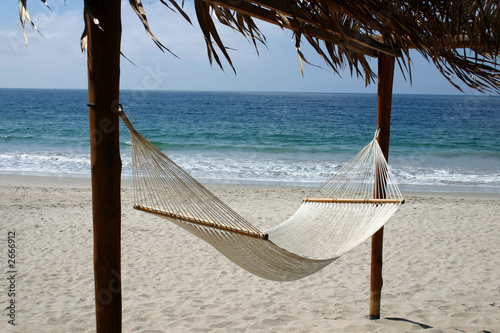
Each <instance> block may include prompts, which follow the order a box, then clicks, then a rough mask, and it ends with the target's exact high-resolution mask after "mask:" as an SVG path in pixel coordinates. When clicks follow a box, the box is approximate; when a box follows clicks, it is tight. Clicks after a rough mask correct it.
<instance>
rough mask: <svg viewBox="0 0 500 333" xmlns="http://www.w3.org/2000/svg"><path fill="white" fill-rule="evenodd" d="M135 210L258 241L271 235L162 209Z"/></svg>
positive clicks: (135, 207)
mask: <svg viewBox="0 0 500 333" xmlns="http://www.w3.org/2000/svg"><path fill="white" fill-rule="evenodd" d="M134 209H137V210H140V211H143V212H146V213H151V214H155V215H159V216H162V217H166V218H172V219H176V220H181V221H184V222H189V223H193V224H198V225H202V226H205V227H209V228H214V229H219V230H224V231H228V232H232V233H235V234H239V235H243V236H247V237H252V238H258V239H263V240H267V239H268V238H269V235H268V234H266V233H263V232H259V231H253V230H248V229H243V228H238V227H233V226H229V225H222V224H219V223H216V222H213V221H210V220H205V219H200V218H197V217H193V216H188V215H182V214H178V213H173V212H169V211H165V210H161V209H156V208H152V207H148V206H143V205H134Z"/></svg>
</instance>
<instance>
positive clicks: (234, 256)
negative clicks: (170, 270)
mask: <svg viewBox="0 0 500 333" xmlns="http://www.w3.org/2000/svg"><path fill="white" fill-rule="evenodd" d="M120 117H121V118H122V120H123V122H124V123H125V125H126V126H127V127H128V129H129V130H130V134H131V139H132V140H131V144H132V164H133V179H134V201H135V204H134V208H135V209H138V210H141V211H145V212H148V213H152V214H155V215H158V216H161V217H164V218H167V219H168V220H170V221H172V222H174V223H176V224H177V225H179V226H181V227H182V228H184V229H186V230H188V231H189V232H191V233H193V234H195V235H196V236H198V237H199V238H201V239H203V240H205V241H207V242H208V243H210V244H211V245H212V246H213V247H215V248H216V249H217V250H218V251H219V252H221V253H222V254H223V255H225V256H226V257H227V258H229V259H230V260H231V261H233V262H234V263H236V264H237V265H239V266H241V267H242V268H244V269H246V270H247V271H249V272H251V273H253V274H255V275H257V276H260V277H262V278H266V279H269V280H275V281H291V280H296V279H300V278H302V277H305V276H308V275H310V274H313V273H314V272H316V271H318V270H320V269H322V268H323V267H325V266H327V265H328V264H330V263H331V262H333V261H334V260H336V259H337V258H339V257H340V256H341V255H343V254H345V253H346V252H348V251H350V250H352V249H353V248H355V247H356V246H358V245H359V244H361V243H362V242H364V241H365V240H366V239H368V238H369V237H370V236H372V235H373V234H374V233H375V232H376V231H377V230H378V229H380V228H381V227H382V226H383V225H384V224H385V223H386V222H387V221H388V220H389V219H390V218H391V216H392V215H394V213H396V211H397V210H398V209H399V207H400V205H401V204H403V203H404V199H403V197H402V195H401V192H400V191H399V189H398V187H397V184H396V182H395V181H394V178H393V176H392V174H391V172H390V170H389V167H388V165H387V162H386V160H385V158H384V156H383V154H382V151H381V150H380V146H379V145H378V142H377V140H376V137H377V135H378V133H377V134H376V135H375V138H374V139H373V141H372V142H370V143H369V144H368V145H367V146H366V147H365V148H364V149H363V150H362V151H361V152H360V153H358V155H356V156H355V157H354V158H353V159H352V160H351V161H350V162H349V163H348V164H346V165H345V166H344V167H343V168H342V169H341V170H340V171H339V172H338V173H336V174H335V175H334V176H333V177H332V178H331V179H330V180H328V181H327V182H326V183H325V184H324V185H323V186H321V187H320V188H319V189H317V190H316V191H315V192H314V193H313V194H311V196H310V197H309V198H308V199H304V200H303V203H302V205H301V206H300V207H299V209H298V210H297V212H296V213H295V214H293V215H292V216H291V217H290V218H289V219H288V220H286V221H285V222H283V223H282V224H280V225H278V226H276V227H274V228H272V229H270V230H267V231H266V232H262V231H260V230H259V229H257V228H256V227H254V226H253V225H252V224H251V223H249V222H248V221H246V220H245V219H244V218H243V217H241V216H240V215H239V214H238V213H236V212H235V211H234V210H233V209H231V208H230V207H229V206H227V205H226V204H225V203H223V202H222V201H221V200H220V199H219V198H217V197H216V196H215V195H214V194H213V193H211V192H210V191H209V190H207V189H206V188H205V187H204V186H202V185H201V184H200V183H198V182H197V181H196V180H195V179H194V178H192V177H191V176H190V175H189V174H188V173H187V172H186V171H184V170H183V169H182V168H180V167H179V166H178V165H177V164H175V163H174V162H173V161H172V160H170V159H169V158H168V157H167V156H166V155H164V154H163V153H162V152H161V151H160V150H158V149H157V148H156V147H155V146H154V145H153V144H152V143H151V142H149V141H148V140H147V139H146V138H144V137H143V136H142V135H141V134H140V133H139V132H137V131H136V130H135V129H134V127H133V126H132V124H131V122H130V120H129V119H128V118H127V116H126V115H125V113H124V112H123V110H120ZM376 184H379V185H376ZM377 186H379V188H377Z"/></svg>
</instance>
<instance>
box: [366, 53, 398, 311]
mask: <svg viewBox="0 0 500 333" xmlns="http://www.w3.org/2000/svg"><path fill="white" fill-rule="evenodd" d="M394 62H395V58H394V57H391V56H388V55H385V54H382V53H380V55H379V58H378V98H377V126H378V127H379V128H380V133H379V136H378V142H379V145H380V148H381V149H382V152H383V153H384V156H385V159H386V160H388V158H389V138H390V133H391V106H392V86H393V79H394ZM376 181H377V182H380V178H379V177H377V180H376ZM375 188H376V189H377V190H376V191H377V192H378V194H377V195H378V196H379V199H383V198H380V196H384V197H385V193H383V191H380V190H379V189H380V188H381V185H380V184H379V183H376V184H375ZM383 241H384V227H382V228H380V230H379V231H377V232H376V233H375V234H374V235H373V236H372V259H371V283H370V315H369V317H370V319H379V318H380V297H381V293H382V285H383V279H382V252H383Z"/></svg>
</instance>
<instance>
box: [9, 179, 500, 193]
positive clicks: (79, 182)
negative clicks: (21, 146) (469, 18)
mask: <svg viewBox="0 0 500 333" xmlns="http://www.w3.org/2000/svg"><path fill="white" fill-rule="evenodd" d="M201 183H202V184H203V185H204V186H206V187H207V188H219V187H228V188H247V189H259V188H268V189H269V188H270V189H272V188H300V189H304V190H305V191H307V190H310V191H312V190H314V189H315V188H316V187H317V186H319V185H320V184H307V185H301V184H297V183H281V182H278V183H276V184H269V183H267V182H262V184H260V183H256V182H245V181H242V182H241V183H236V182H235V183H232V182H225V181H221V182H218V181H203V180H201ZM132 184H133V182H132V179H131V178H130V177H122V188H128V189H131V188H132ZM5 185H14V186H27V185H28V186H47V187H63V188H69V187H75V188H90V187H91V180H90V176H88V177H84V176H81V175H78V176H74V177H73V176H54V175H44V176H40V175H17V174H1V173H0V186H5ZM400 188H401V192H402V193H403V196H405V197H445V198H477V199H492V200H500V189H494V188H478V187H469V188H467V187H466V186H464V187H453V186H449V187H445V186H418V187H416V186H405V185H401V186H400ZM408 188H412V189H413V190H411V189H408ZM461 189H465V190H461ZM481 190H485V191H481Z"/></svg>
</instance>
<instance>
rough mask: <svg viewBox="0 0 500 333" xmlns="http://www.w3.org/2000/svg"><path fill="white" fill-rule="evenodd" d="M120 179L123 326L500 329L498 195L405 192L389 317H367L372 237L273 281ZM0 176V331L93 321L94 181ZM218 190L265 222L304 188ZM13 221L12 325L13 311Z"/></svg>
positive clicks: (391, 269) (391, 228)
mask: <svg viewBox="0 0 500 333" xmlns="http://www.w3.org/2000/svg"><path fill="white" fill-rule="evenodd" d="M124 187H125V188H124V190H123V193H122V199H123V208H122V211H123V220H122V279H123V281H122V284H123V331H124V332H368V331H374V332H406V331H420V330H422V331H423V330H425V332H500V218H499V216H500V195H472V194H468V195H461V194H453V195H444V194H438V193H434V194H419V195H416V194H414V193H413V194H410V195H408V196H407V204H406V205H404V206H403V208H402V209H401V211H400V212H399V213H398V214H397V215H396V216H395V217H394V218H393V219H392V220H391V221H389V223H388V224H387V226H386V228H385V242H384V283H385V284H384V288H383V290H382V308H381V316H382V319H380V320H376V321H370V320H368V319H367V318H366V317H367V314H368V305H369V300H368V299H369V276H370V264H369V263H370V243H369V241H367V242H365V243H363V244H362V245H361V246H359V247H358V248H356V249H355V250H354V251H352V252H351V253H349V254H347V255H346V256H344V257H343V258H341V259H339V260H338V261H336V262H334V263H333V264H332V265H330V266H328V267H327V268H325V269H324V270H323V271H321V272H319V273H317V274H315V275H313V276H310V277H308V278H305V279H303V280H299V281H295V282H291V283H290V282H289V283H277V282H271V281H266V280H262V279H259V278H257V277H254V276H252V275H250V274H249V273H247V272H246V271H244V270H242V269H240V268H238V267H237V266H235V265H234V264H232V263H231V262H229V261H227V260H226V259H225V258H224V257H222V256H221V255H218V253H217V252H216V251H215V250H213V249H212V248H211V247H210V246H209V245H207V244H205V243H203V242H202V241H200V240H198V239H196V238H195V237H194V236H192V235H190V234H188V233H186V232H185V231H184V230H181V229H179V228H178V227H176V226H174V225H172V224H170V223H168V222H167V221H166V220H162V219H158V218H156V217H154V216H148V215H146V214H144V213H140V212H137V211H134V210H133V209H132V208H131V204H132V196H133V195H132V191H131V189H130V187H129V185H127V184H125V185H124ZM0 188H1V189H0V193H1V196H0V214H1V217H2V220H1V224H0V225H1V227H0V253H3V254H2V256H1V257H2V258H3V259H2V260H0V267H1V269H0V303H1V304H0V306H1V307H2V310H3V311H2V316H1V317H0V331H1V332H51V333H52V332H94V331H95V315H94V287H93V261H92V253H93V248H92V242H93V239H92V220H91V199H90V189H89V180H88V179H87V180H81V179H80V180H78V179H53V178H33V177H31V178H29V177H12V176H5V175H2V176H0ZM210 188H211V189H213V190H214V191H215V192H216V194H218V195H219V196H220V197H221V198H222V199H223V200H225V201H226V202H228V203H229V205H230V206H232V207H233V208H235V209H236V210H237V211H238V212H240V213H241V214H242V215H243V216H245V217H247V218H248V219H249V220H250V221H252V222H254V223H255V224H256V225H258V226H260V227H262V228H266V227H270V226H273V225H275V224H277V223H280V221H282V220H284V219H285V218H286V217H287V216H288V215H290V214H291V213H293V212H294V211H295V209H296V208H297V207H298V205H299V204H300V199H301V198H302V197H304V196H306V194H305V193H307V192H308V189H300V188H286V187H285V188H282V187H255V186H214V185H212V186H210ZM9 231H15V233H16V238H15V240H16V271H17V275H16V281H15V293H16V295H15V302H16V317H15V322H16V323H17V324H18V325H17V326H15V327H14V326H12V325H10V324H9V323H8V320H9V319H10V318H9V317H8V316H7V314H8V313H9V310H8V309H6V307H7V306H8V305H9V303H8V302H9V300H10V299H11V297H8V288H9V281H8V277H9V275H8V273H7V271H8V270H9V268H8V266H7V265H8V258H7V250H8V247H7V236H8V232H9Z"/></svg>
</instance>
